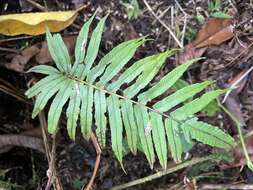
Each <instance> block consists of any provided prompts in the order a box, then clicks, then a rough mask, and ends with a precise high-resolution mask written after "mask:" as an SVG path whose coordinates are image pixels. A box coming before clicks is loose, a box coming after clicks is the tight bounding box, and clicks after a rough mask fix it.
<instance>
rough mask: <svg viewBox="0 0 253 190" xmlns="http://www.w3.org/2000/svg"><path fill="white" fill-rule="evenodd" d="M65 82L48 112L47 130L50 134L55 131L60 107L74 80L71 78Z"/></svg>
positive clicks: (68, 94)
mask: <svg viewBox="0 0 253 190" xmlns="http://www.w3.org/2000/svg"><path fill="white" fill-rule="evenodd" d="M66 82H67V83H66V84H65V85H64V87H62V88H61V89H60V90H59V92H58V93H57V94H56V96H55V98H54V100H53V102H52V104H51V106H50V109H49V112H48V132H49V133H51V134H53V133H54V132H55V131H56V129H57V125H58V121H59V118H60V115H61V112H62V108H63V106H64V105H65V104H66V102H67V101H68V99H69V97H70V95H71V93H72V90H73V86H74V82H73V81H71V80H66Z"/></svg>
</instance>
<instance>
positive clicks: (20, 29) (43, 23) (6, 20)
mask: <svg viewBox="0 0 253 190" xmlns="http://www.w3.org/2000/svg"><path fill="white" fill-rule="evenodd" d="M76 16H77V11H58V12H43V13H20V14H9V15H1V16H0V25H1V27H0V33H1V34H4V35H8V36H15V35H19V34H29V35H39V34H43V33H45V31H46V27H48V28H49V29H50V31H51V32H58V31H60V30H62V29H64V28H66V27H68V26H69V25H70V24H71V23H72V22H73V21H74V20H75V18H76Z"/></svg>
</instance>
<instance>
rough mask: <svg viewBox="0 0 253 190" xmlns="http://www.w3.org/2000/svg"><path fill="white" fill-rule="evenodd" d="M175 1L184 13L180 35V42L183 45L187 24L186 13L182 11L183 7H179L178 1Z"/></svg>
mask: <svg viewBox="0 0 253 190" xmlns="http://www.w3.org/2000/svg"><path fill="white" fill-rule="evenodd" d="M175 2H176V4H177V6H178V8H179V9H180V11H182V13H183V14H184V26H183V30H182V37H181V44H182V45H183V46H184V35H185V30H186V26H187V14H186V12H185V11H184V9H183V8H182V7H181V5H180V4H179V3H178V1H177V0H175Z"/></svg>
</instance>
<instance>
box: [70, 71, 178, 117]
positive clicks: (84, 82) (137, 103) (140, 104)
mask: <svg viewBox="0 0 253 190" xmlns="http://www.w3.org/2000/svg"><path fill="white" fill-rule="evenodd" d="M68 77H69V78H70V79H72V80H76V81H77V82H79V83H83V84H85V85H87V86H90V87H92V88H95V89H97V90H99V91H102V92H104V93H106V94H109V95H114V96H117V97H118V98H120V99H125V100H127V101H130V102H131V103H133V104H136V105H139V106H142V107H145V108H146V109H148V110H150V111H152V112H156V113H158V114H160V115H162V116H164V117H166V118H170V117H171V116H169V115H167V114H165V113H163V112H160V111H159V110H156V109H153V108H151V107H148V106H146V105H145V104H142V103H140V102H136V101H134V100H132V99H130V98H127V97H125V96H121V95H119V94H117V93H114V92H110V91H108V90H106V89H104V88H102V87H99V86H96V85H94V84H91V83H89V82H86V81H84V80H81V79H79V78H76V77H73V76H68ZM176 121H177V122H180V121H179V120H176Z"/></svg>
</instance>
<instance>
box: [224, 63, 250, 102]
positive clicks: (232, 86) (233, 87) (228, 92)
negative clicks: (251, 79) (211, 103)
mask: <svg viewBox="0 0 253 190" xmlns="http://www.w3.org/2000/svg"><path fill="white" fill-rule="evenodd" d="M252 70H253V66H252V67H250V69H248V70H247V71H246V72H245V73H244V74H243V75H242V76H241V77H240V78H239V79H238V80H236V81H235V82H233V84H231V85H230V86H229V88H230V90H228V91H227V92H226V94H225V96H224V98H223V100H222V103H224V102H225V101H226V99H227V97H228V96H229V94H230V93H231V92H232V90H234V89H235V88H236V86H237V85H238V84H239V83H240V82H241V81H242V80H243V79H244V78H245V77H247V75H248V74H249V73H250V72H251V71H252Z"/></svg>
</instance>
